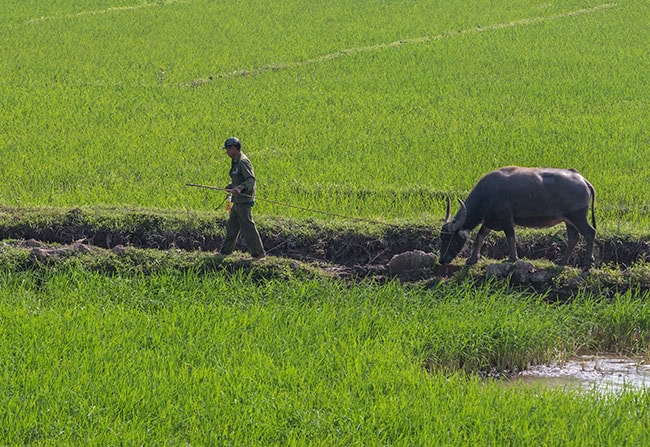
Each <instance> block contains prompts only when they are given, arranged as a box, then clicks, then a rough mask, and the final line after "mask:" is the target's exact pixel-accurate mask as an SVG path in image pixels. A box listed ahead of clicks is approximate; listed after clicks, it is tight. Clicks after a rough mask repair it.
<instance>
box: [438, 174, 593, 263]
mask: <svg viewBox="0 0 650 447" xmlns="http://www.w3.org/2000/svg"><path fill="white" fill-rule="evenodd" d="M595 197H596V193H595V190H594V187H593V186H592V185H591V183H589V182H588V181H587V180H586V179H585V178H584V177H583V176H582V175H580V174H579V173H578V171H576V170H575V169H553V168H522V167H517V166H509V167H505V168H501V169H497V170H495V171H492V172H490V173H488V174H486V175H485V176H484V177H483V178H481V179H480V180H479V182H478V183H477V184H476V186H475V187H474V189H472V191H471V192H470V193H469V196H468V197H467V200H466V201H465V202H463V201H462V200H460V199H459V200H458V201H459V202H460V210H459V211H458V213H457V214H456V216H455V217H454V219H453V220H452V221H450V220H449V217H450V203H449V198H447V216H446V218H445V220H446V222H445V224H444V225H443V227H442V231H441V232H440V263H441V264H449V263H450V262H451V261H452V260H453V259H454V258H455V257H456V256H457V255H458V253H459V252H460V251H461V250H462V249H463V247H464V246H465V243H466V242H467V241H468V240H469V238H470V232H471V231H472V230H473V229H474V228H476V226H477V225H479V224H482V225H481V228H480V230H479V232H478V234H477V236H476V243H475V244H474V248H473V250H472V254H471V255H470V257H469V259H468V260H467V264H468V265H471V264H475V263H476V261H478V259H479V257H480V251H481V245H483V240H484V239H485V236H487V235H488V233H489V232H490V231H491V230H495V231H503V232H504V233H505V235H506V239H507V241H508V247H509V249H510V261H511V262H514V261H516V260H517V247H516V245H515V229H514V226H515V225H520V226H522V227H534V228H545V227H551V226H553V225H556V224H558V223H560V222H564V223H565V224H566V228H567V234H568V244H567V250H566V253H565V254H564V256H562V259H561V260H560V262H559V263H560V264H562V265H563V264H566V263H567V261H568V260H569V256H570V255H571V252H572V251H573V248H574V247H575V245H576V243H577V242H578V238H579V235H580V234H582V236H583V237H584V238H585V240H586V243H587V253H586V257H585V261H584V263H583V267H584V269H585V270H588V269H589V268H590V267H591V263H592V262H593V249H594V240H595V238H596V217H595V214H594V199H595ZM590 203H591V222H592V225H593V226H592V225H589V221H588V219H587V214H588V212H589V204H590Z"/></svg>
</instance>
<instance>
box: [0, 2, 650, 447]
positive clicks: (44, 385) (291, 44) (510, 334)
mask: <svg viewBox="0 0 650 447" xmlns="http://www.w3.org/2000/svg"><path fill="white" fill-rule="evenodd" d="M0 11H2V13H0V42H1V43H0V61H2V62H1V63H0V90H1V93H2V94H0V151H1V152H2V157H0V173H2V182H0V210H5V209H10V210H11V212H7V213H5V212H4V211H2V212H0V219H2V220H7V221H9V220H11V219H14V218H15V216H17V215H18V216H20V215H21V210H23V212H22V215H23V216H26V217H24V219H25V220H27V221H28V223H27V224H26V226H29V222H31V224H32V225H33V226H38V227H42V228H47V227H48V225H51V224H52V223H53V222H54V220H56V219H57V218H55V217H52V216H58V217H61V216H63V218H62V219H67V218H68V217H70V216H72V217H71V218H74V216H79V215H82V214H83V213H77V214H75V213H72V214H66V213H65V211H61V210H66V209H69V208H73V209H77V208H79V207H82V208H84V210H90V211H89V212H88V211H85V213H86V214H83V215H91V214H92V210H94V209H96V210H106V209H109V210H116V211H115V213H116V214H117V215H120V212H121V211H124V210H126V212H127V214H128V210H132V209H138V210H140V209H145V210H148V209H151V210H156V211H155V212H152V216H153V217H152V220H151V221H152V222H154V223H155V222H157V221H156V218H158V217H160V216H159V215H158V214H155V213H157V212H160V213H162V214H164V213H165V212H169V213H170V215H172V216H174V219H175V216H178V215H179V212H183V211H185V210H186V211H187V220H188V222H189V223H188V224H191V223H192V222H191V221H192V219H193V216H195V215H196V216H201V219H198V218H197V219H196V220H197V222H199V223H197V225H199V226H200V225H203V224H202V222H203V220H202V219H204V218H205V217H204V216H206V215H208V213H210V212H214V210H215V208H216V207H219V205H220V202H221V201H222V200H223V195H221V194H220V193H216V192H214V191H209V190H201V189H195V188H188V187H187V186H186V184H187V183H199V184H206V185H215V186H224V185H226V184H227V183H228V182H229V179H228V175H227V174H228V169H229V160H228V159H227V157H225V155H224V154H223V153H222V151H221V150H220V149H219V148H220V146H221V145H222V144H223V140H224V139H225V138H226V137H229V136H232V135H236V136H238V137H240V138H241V139H242V141H243V143H244V152H245V153H247V154H248V155H249V156H250V158H251V160H252V161H253V164H254V166H255V172H256V174H257V177H258V194H259V199H260V200H259V201H258V203H257V204H256V206H255V213H256V216H259V217H261V218H263V219H264V220H265V221H266V222H274V221H273V219H278V222H279V223H278V224H277V225H282V220H281V219H284V218H291V219H295V220H297V221H301V220H305V221H307V220H308V219H312V218H314V217H320V218H322V219H323V220H324V221H328V222H334V221H336V222H338V223H339V224H340V222H339V221H341V220H343V221H344V219H341V218H340V217H322V212H325V213H335V214H343V215H346V216H354V217H356V218H363V219H368V220H373V221H382V222H387V223H392V224H404V225H410V224H414V225H415V224H417V225H422V224H423V223H424V224H427V225H431V226H433V227H435V226H437V225H439V224H440V221H441V219H442V218H443V217H444V206H445V199H446V197H447V196H448V195H449V196H451V197H460V198H463V197H464V196H465V195H466V194H467V193H468V192H469V190H470V189H471V188H472V186H473V185H474V184H475V183H476V181H477V180H478V179H479V178H480V176H481V175H482V174H484V173H486V172H488V171H490V170H492V169H495V168H497V167H500V166H505V165H526V166H553V167H571V168H576V169H578V170H579V171H580V172H581V173H582V174H584V175H585V177H586V178H588V179H589V180H590V181H591V182H592V183H593V184H594V186H595V188H596V190H597V193H598V198H597V205H596V213H597V216H598V228H599V231H601V232H602V233H607V234H610V235H620V237H621V239H624V238H625V237H627V236H629V235H634V236H639V235H640V237H641V239H643V238H645V239H644V240H647V237H648V228H649V225H650V215H649V213H648V203H649V201H650V196H649V194H648V187H647V185H648V184H649V183H650V165H649V164H648V160H650V134H649V133H648V123H649V122H650V116H649V112H648V110H649V108H648V104H649V102H650V90H648V87H647V80H646V77H647V75H646V73H648V72H650V56H649V55H648V51H647V42H648V41H650V28H649V27H648V26H647V17H649V16H650V3H648V2H638V1H632V0H623V1H617V2H605V1H583V0H580V1H579V0H567V1H564V2H561V3H548V2H539V1H531V0H514V1H509V2H489V3H486V2H481V1H476V0H471V1H459V0H452V1H440V0H417V1H416V0H362V1H356V2H350V1H344V0H332V1H328V2H315V1H309V0H287V1H282V2H279V3H277V2H276V3H269V2H263V1H261V0H247V1H246V0H223V1H218V2H215V1H210V0H158V1H153V0H152V1H146V0H101V1H99V0H82V1H77V2H66V1H60V0H57V1H49V2H42V1H37V0H24V1H20V2H15V1H10V0H0ZM285 204H291V205H294V206H296V207H302V208H309V209H312V210H317V211H319V212H321V214H320V215H316V216H315V215H314V214H313V213H312V212H309V211H305V210H304V209H300V208H296V207H287V206H285ZM52 209H54V210H56V211H55V212H54V213H53V214H50V212H49V210H52ZM39 210H40V211H39ZM103 212H104V211H102V212H101V213H100V212H98V213H97V216H99V217H97V216H96V217H97V219H98V220H100V222H98V223H97V226H98V227H100V228H103V227H102V225H103V224H105V223H106V222H104V221H102V219H105V220H110V219H111V218H112V217H109V218H105V215H104V214H102V213H103ZM111 212H112V211H111ZM220 212H221V211H220V210H219V211H218V212H217V213H216V214H215V215H219V216H221V217H222V215H220V214H219V213H220ZM31 213H35V214H34V215H32V214H31ZM88 213H90V214H88ZM194 213H196V214H194ZM111 216H112V215H111ZM129 216H130V215H126V217H124V216H122V217H118V218H116V221H117V222H122V223H124V222H126V223H125V225H127V224H129V225H130V224H133V225H134V226H137V225H138V222H135V220H137V217H138V216H137V215H133V217H132V218H131V217H129ZM221 217H219V218H221ZM120 219H121V220H120ZM161 219H162V220H164V218H161ZM174 219H172V220H173V223H174V224H176V223H177V220H174ZM132 220H133V221H134V222H131V221H132ZM147 222H149V221H147ZM183 224H184V223H183V222H180V223H179V225H183ZM206 228H208V226H207V225H206ZM296 228H299V226H296ZM338 228H341V227H340V226H339V227H338ZM206 231H208V230H207V229H206ZM209 231H210V232H213V228H212V227H209ZM341 231H343V230H341ZM369 231H370V230H369ZM208 236H209V237H213V236H214V235H213V234H212V233H211V234H210V235H208ZM16 250H17V249H14V248H11V247H10V245H9V244H5V243H4V242H0V408H2V409H3V410H2V411H0V444H3V445H5V444H6V445H19V444H23V445H25V444H27V445H112V444H128V445H163V444H164V445H327V446H330V445H363V446H366V445H404V446H411V445H458V446H465V445H506V444H508V445H635V446H636V445H639V446H641V445H647V444H648V442H649V441H650V439H649V437H650V435H649V434H648V433H650V431H649V430H648V428H649V427H648V421H649V420H650V418H649V417H648V414H647V413H648V408H649V405H648V404H649V402H648V392H647V389H635V388H634V389H633V388H631V389H626V390H623V391H622V392H619V393H615V394H608V395H603V394H602V393H600V392H598V391H596V390H592V391H588V392H581V391H578V390H562V389H549V388H544V387H520V386H516V385H515V386H513V385H512V384H508V381H507V377H509V375H510V374H513V373H516V372H517V371H520V370H522V369H524V368H526V367H527V366H528V365H533V364H544V363H546V362H551V361H553V360H558V359H559V360H562V359H564V358H568V357H571V356H574V355H577V354H582V353H602V352H607V353H614V354H617V355H623V356H631V357H633V358H636V359H639V361H647V360H648V349H649V347H650V307H649V305H648V302H649V298H650V297H649V296H648V292H642V291H635V290H633V289H630V290H628V291H627V292H625V293H613V294H610V295H609V296H608V297H604V296H602V297H600V296H595V295H594V294H582V295H580V294H579V295H578V296H576V297H575V298H573V299H572V300H570V301H569V302H566V303H563V304H559V303H556V304H553V303H550V302H549V300H547V299H546V298H547V297H545V296H544V295H543V294H537V293H523V292H517V291H514V290H513V289H511V288H508V287H507V285H504V284H499V283H498V282H496V281H495V282H494V283H489V282H488V283H487V284H483V285H477V284H476V283H473V282H471V281H469V276H468V282H467V283H466V284H463V283H449V284H446V283H444V282H441V283H440V284H438V285H432V286H430V287H416V286H413V285H410V286H409V285H404V284H400V283H399V282H398V281H387V282H386V283H385V284H376V283H374V282H372V281H369V280H368V281H363V282H360V283H354V282H344V281H337V280H333V279H332V280H329V279H323V278H320V279H307V278H294V277H290V276H289V275H287V278H286V279H284V280H282V279H281V278H282V274H281V273H282V272H280V273H279V274H278V275H276V276H275V277H273V278H271V279H269V278H260V277H257V276H255V274H254V272H253V271H247V270H246V269H245V268H243V269H239V270H235V271H234V272H232V271H225V270H223V271H219V270H214V269H213V270H210V271H202V270H199V269H191V268H189V269H183V270H182V271H181V270H180V269H171V268H170V269H169V271H165V269H164V268H163V267H161V263H160V262H158V261H159V260H160V257H163V256H166V254H165V253H164V252H163V253H161V254H160V255H157V256H158V257H156V256H152V257H151V258H150V259H149V258H146V256H145V255H143V254H141V253H140V252H137V253H136V255H134V256H135V257H136V258H137V257H138V256H141V257H142V262H143V264H145V263H151V265H154V266H157V269H151V271H147V270H146V269H144V268H142V269H140V270H132V271H112V272H98V271H97V269H93V268H92V267H93V266H92V265H89V261H83V260H82V259H81V258H79V259H77V260H75V259H76V258H73V259H72V260H71V261H70V262H69V263H68V264H66V265H65V266H64V267H57V266H54V265H50V264H48V263H47V262H38V260H37V261H34V262H32V261H30V262H27V261H26V260H28V259H31V258H30V255H29V253H28V252H27V251H23V252H20V253H21V254H20V255H16V254H15V251H16ZM108 256H113V257H117V256H118V255H116V254H110V255H108ZM111 259H113V258H111ZM85 262H86V263H85ZM93 262H95V261H93ZM116 262H117V263H119V260H118V261H116ZM147 265H149V264H147ZM605 267H607V266H605ZM282 268H288V269H290V268H292V267H291V265H290V262H289V261H287V262H286V264H284V265H283V267H282ZM611 268H612V269H616V266H612V267H611ZM630 271H634V272H637V271H638V272H639V273H638V274H639V275H646V276H645V277H647V265H646V264H640V266H637V267H634V268H633V269H632V268H631V269H630ZM608 274H609V273H608V271H607V268H603V269H602V270H601V271H599V272H598V275H600V276H603V277H604V276H607V275H608ZM619 274H620V275H622V274H621V273H620V272H619Z"/></svg>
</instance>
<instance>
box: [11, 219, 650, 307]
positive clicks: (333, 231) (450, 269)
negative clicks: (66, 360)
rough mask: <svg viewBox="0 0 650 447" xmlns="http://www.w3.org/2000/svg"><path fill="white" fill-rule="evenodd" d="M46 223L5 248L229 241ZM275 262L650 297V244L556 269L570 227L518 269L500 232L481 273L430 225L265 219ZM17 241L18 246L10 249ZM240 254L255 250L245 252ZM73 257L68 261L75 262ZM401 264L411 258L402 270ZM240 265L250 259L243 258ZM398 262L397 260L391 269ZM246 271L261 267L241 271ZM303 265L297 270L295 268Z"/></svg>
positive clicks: (522, 242) (92, 222)
mask: <svg viewBox="0 0 650 447" xmlns="http://www.w3.org/2000/svg"><path fill="white" fill-rule="evenodd" d="M42 214H43V213H41V214H39V215H38V216H37V217H36V218H34V217H33V216H31V217H29V218H22V217H20V216H18V217H17V216H16V211H15V210H10V211H6V210H5V212H4V213H0V218H2V217H4V219H0V240H3V241H5V242H4V244H5V245H7V244H9V245H11V246H14V247H19V248H24V249H26V250H31V251H32V256H31V259H33V260H34V262H42V261H43V260H47V259H49V258H60V257H61V255H62V254H63V255H65V256H68V255H70V254H75V253H77V254H78V253H83V252H87V251H94V252H95V253H101V252H102V251H110V252H111V253H113V254H115V253H119V251H120V250H121V249H123V248H124V247H128V248H129V249H131V250H137V249H156V250H175V251H179V252H187V253H191V252H197V251H198V252H204V253H215V252H216V251H218V248H219V246H220V244H221V240H222V237H223V221H220V220H219V219H213V218H211V217H208V218H206V219H200V218H196V216H182V215H180V214H179V215H174V216H171V217H170V216H166V215H164V214H156V213H151V212H130V213H126V214H124V213H122V214H119V215H118V216H117V217H116V216H115V215H104V214H101V213H100V214H98V213H97V212H96V211H84V210H80V209H73V210H69V211H66V212H59V213H55V214H54V215H42ZM258 227H259V229H260V233H261V235H262V239H263V242H264V245H265V247H266V249H267V253H268V255H269V256H268V257H267V259H266V261H265V263H266V267H265V269H266V270H267V271H268V270H269V269H271V270H272V267H273V264H274V263H275V262H278V263H279V264H281V265H282V264H283V262H285V263H286V261H287V260H291V261H295V262H297V263H300V264H301V265H305V266H309V268H312V269H317V270H318V269H320V270H322V271H323V272H324V273H326V274H327V275H328V276H333V277H336V278H341V279H345V280H368V279H370V280H375V281H379V282H382V281H387V280H399V281H402V282H405V283H414V284H422V285H424V286H430V285H433V284H437V283H439V282H441V281H468V280H471V281H479V282H480V281H485V280H494V279H503V280H506V281H507V282H508V283H510V284H511V285H513V286H520V287H523V288H530V289H534V290H536V291H539V292H547V293H548V294H549V296H556V297H567V296H571V295H573V294H575V293H576V292H577V291H579V290H583V289H585V288H587V289H589V290H591V291H593V292H596V293H600V294H606V295H611V294H614V293H617V292H621V291H625V290H628V289H638V290H641V291H645V290H650V267H649V266H648V263H650V237H642V238H632V237H620V236H609V237H602V236H601V237H599V238H598V241H597V247H596V254H595V255H596V264H595V267H594V268H593V269H592V270H591V271H590V272H589V274H584V273H583V272H581V271H580V269H578V268H577V267H578V265H579V264H580V261H581V259H582V256H583V255H584V247H583V246H582V244H579V245H578V247H577V248H576V250H575V252H574V255H573V256H572V259H571V266H573V267H576V268H571V266H569V267H567V268H560V267H557V266H555V265H554V264H553V262H554V261H556V260H558V259H559V258H560V256H561V253H562V252H563V250H564V249H565V246H566V240H565V234H564V231H563V230H562V228H561V227H557V231H552V232H524V233H523V234H520V235H518V253H519V256H520V258H522V259H525V260H526V261H525V262H519V263H517V264H511V263H507V262H504V259H505V258H506V257H507V253H508V250H507V246H506V242H505V238H504V237H503V236H501V235H499V234H492V235H491V237H490V238H488V239H487V240H486V243H485V246H484V248H483V250H482V255H483V260H482V261H481V262H479V265H478V266H475V267H472V268H466V267H465V266H464V260H465V259H464V258H466V256H467V254H468V251H469V247H467V248H466V249H465V251H464V252H463V253H461V255H460V256H459V258H458V259H457V260H456V261H455V262H454V263H453V264H452V265H449V266H440V265H438V264H437V254H438V245H439V239H438V231H439V229H438V228H435V227H426V226H388V225H387V226H384V227H382V228H374V229H368V228H367V227H364V226H349V225H346V226H341V227H332V226H328V225H327V224H323V223H319V222H317V221H300V222H298V221H284V220H264V221H262V222H258ZM7 241H8V242H7ZM240 249H242V250H244V249H245V247H244V246H243V245H241V244H240ZM65 256H64V257H65ZM400 257H407V258H408V259H407V260H406V264H402V265H399V263H398V262H396V261H398V260H400V259H399V258H400ZM236 259H238V260H242V259H245V255H241V256H239V257H237V258H236ZM391 260H393V262H391ZM237 265H240V266H242V268H256V267H255V266H254V265H253V264H251V263H248V264H247V263H245V262H244V263H238V264H237ZM292 265H294V264H292Z"/></svg>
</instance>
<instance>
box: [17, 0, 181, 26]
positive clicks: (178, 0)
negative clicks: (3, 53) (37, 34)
mask: <svg viewBox="0 0 650 447" xmlns="http://www.w3.org/2000/svg"><path fill="white" fill-rule="evenodd" d="M190 1H191V0H166V1H164V2H155V3H141V4H139V5H131V6H113V7H110V8H106V9H93V10H88V11H80V12H75V13H73V14H63V15H54V16H43V17H37V18H34V19H30V20H27V21H26V22H25V24H33V23H40V22H45V21H48V20H60V19H74V18H78V17H84V16H94V15H100V14H107V13H111V12H123V11H134V10H137V9H145V8H154V7H156V6H164V5H169V4H173V3H190Z"/></svg>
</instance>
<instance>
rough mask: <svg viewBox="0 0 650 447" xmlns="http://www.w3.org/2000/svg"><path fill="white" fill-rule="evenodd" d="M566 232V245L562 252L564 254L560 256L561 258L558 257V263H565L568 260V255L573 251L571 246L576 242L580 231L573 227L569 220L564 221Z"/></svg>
mask: <svg viewBox="0 0 650 447" xmlns="http://www.w3.org/2000/svg"><path fill="white" fill-rule="evenodd" d="M566 234H567V246H566V251H565V252H564V256H562V259H560V261H559V262H558V264H560V265H566V264H567V263H568V262H569V257H570V256H571V253H572V252H573V248H574V247H575V246H576V244H577V243H578V238H580V233H579V232H578V230H577V229H576V227H574V226H573V225H572V224H570V223H569V222H567V223H566Z"/></svg>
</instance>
